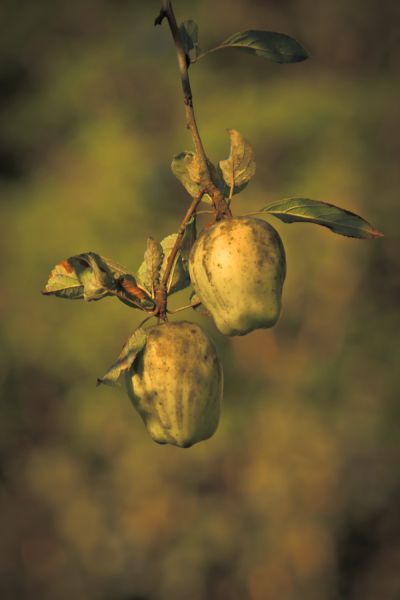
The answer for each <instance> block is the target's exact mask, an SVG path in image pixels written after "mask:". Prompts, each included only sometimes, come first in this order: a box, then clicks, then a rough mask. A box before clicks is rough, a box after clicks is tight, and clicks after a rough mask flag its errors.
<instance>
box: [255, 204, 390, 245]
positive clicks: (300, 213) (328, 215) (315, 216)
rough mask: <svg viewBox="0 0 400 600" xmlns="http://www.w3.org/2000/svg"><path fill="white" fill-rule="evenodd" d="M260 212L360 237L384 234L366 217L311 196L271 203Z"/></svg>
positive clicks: (372, 237)
mask: <svg viewBox="0 0 400 600" xmlns="http://www.w3.org/2000/svg"><path fill="white" fill-rule="evenodd" d="M260 212H265V213H268V214H270V215H273V216H274V217H277V218H278V219H280V220H281V221H283V222H284V223H295V222H298V223H301V222H303V223H314V224H316V225H322V226H323V227H327V228H328V229H330V230H331V231H333V232H334V233H338V234H340V235H344V236H348V237H354V238H359V239H375V238H380V237H382V236H383V234H382V233H381V232H380V231H378V230H377V229H375V228H374V227H372V225H370V224H369V223H368V222H367V221H365V219H363V218H362V217H360V216H358V215H356V214H355V213H353V212H350V211H349V210H346V209H344V208H339V207H338V206H335V205H334V204H328V203H327V202H320V201H318V200H310V199H309V198H287V199H285V200H280V201H278V202H274V203H272V204H269V205H268V206H266V207H265V208H263V209H262V211H260Z"/></svg>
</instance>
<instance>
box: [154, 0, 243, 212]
mask: <svg viewBox="0 0 400 600" xmlns="http://www.w3.org/2000/svg"><path fill="white" fill-rule="evenodd" d="M164 18H166V19H167V21H168V24H169V28H170V30H171V34H172V37H173V39H174V42H175V48H176V54H177V58H178V66H179V72H180V76H181V82H182V90H183V100H184V104H185V116H186V126H187V128H188V129H189V131H190V133H191V135H192V139H193V144H194V147H195V150H196V154H197V156H198V159H199V161H200V166H201V170H202V171H203V173H204V186H203V187H204V193H207V194H209V196H210V197H211V199H212V201H213V205H214V208H215V212H216V219H217V220H218V219H220V218H223V217H230V216H232V213H231V211H230V208H229V206H228V204H227V202H226V201H225V198H224V196H223V194H222V193H221V191H220V190H219V189H218V188H217V186H216V185H215V184H214V182H213V180H212V177H211V173H210V168H209V163H208V160H207V155H206V153H205V150H204V146H203V143H202V141H201V137H200V134H199V130H198V127H197V123H196V117H195V113H194V108H193V96H192V90H191V86H190V79H189V71H188V67H189V65H190V58H189V56H188V55H187V54H186V53H185V50H184V47H183V43H182V37H181V33H180V31H179V27H178V24H177V22H176V18H175V14H174V10H173V8H172V2H171V0H162V1H161V11H160V14H159V16H158V17H157V18H156V20H155V25H160V24H161V23H162V21H163V20H164Z"/></svg>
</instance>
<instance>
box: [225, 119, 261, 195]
mask: <svg viewBox="0 0 400 600" xmlns="http://www.w3.org/2000/svg"><path fill="white" fill-rule="evenodd" d="M228 133H229V137H230V139H231V151H230V154H229V157H228V158H227V159H226V160H220V162H219V166H220V169H221V172H222V175H223V178H224V181H225V183H226V185H227V187H228V190H232V192H233V193H234V194H237V193H238V192H240V191H242V190H243V189H244V188H245V187H246V185H247V184H248V182H249V181H250V179H251V178H252V177H253V175H254V174H255V172H256V160H255V155H254V150H253V148H252V147H251V146H250V144H249V143H248V142H247V141H246V140H245V139H244V137H243V136H242V135H241V134H240V133H239V132H238V131H236V129H228ZM230 195H231V194H230Z"/></svg>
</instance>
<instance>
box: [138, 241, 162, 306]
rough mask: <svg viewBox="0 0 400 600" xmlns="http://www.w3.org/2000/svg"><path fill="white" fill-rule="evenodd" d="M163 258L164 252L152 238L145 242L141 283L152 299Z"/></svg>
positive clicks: (158, 281) (158, 280)
mask: <svg viewBox="0 0 400 600" xmlns="http://www.w3.org/2000/svg"><path fill="white" fill-rule="evenodd" d="M163 258H164V252H163V249H162V246H161V244H160V243H159V242H156V241H155V240H154V239H153V238H152V237H149V238H148V240H147V249H146V252H145V253H144V262H143V268H142V272H141V276H142V277H143V279H142V281H143V284H144V286H145V288H146V289H148V290H149V291H150V293H151V295H152V297H154V294H155V291H156V290H157V288H158V286H159V285H160V269H161V265H162V262H163Z"/></svg>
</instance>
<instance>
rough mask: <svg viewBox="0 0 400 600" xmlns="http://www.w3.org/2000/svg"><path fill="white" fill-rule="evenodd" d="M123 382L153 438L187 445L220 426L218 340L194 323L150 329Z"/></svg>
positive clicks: (220, 373) (220, 395)
mask: <svg viewBox="0 0 400 600" xmlns="http://www.w3.org/2000/svg"><path fill="white" fill-rule="evenodd" d="M125 383H126V387H127V391H128V394H129V397H130V399H131V401H132V403H133V405H134V406H135V408H136V409H137V410H138V412H139V414H140V416H141V417H142V419H143V421H144V423H145V425H146V428H147V431H148V432H149V434H150V436H151V437H152V439H153V440H154V441H155V442H158V443H159V444H173V445H175V446H180V447H182V448H187V447H189V446H192V445H193V444H196V443H197V442H200V441H202V440H206V439H207V438H209V437H211V436H212V435H213V433H214V432H215V430H216V429H217V426H218V421H219V414H220V404H221V398H222V390H223V373H222V365H221V363H220V361H219V358H218V356H217V352H216V349H215V347H214V344H213V343H212V342H211V341H210V339H209V338H208V337H207V335H206V334H205V333H204V331H203V330H202V329H201V328H200V327H199V326H198V325H196V324H195V323H190V322H188V321H180V322H177V323H164V324H162V325H157V326H155V327H150V328H149V329H147V342H146V345H145V347H144V349H143V350H142V351H141V352H140V354H139V355H138V357H137V359H136V361H135V363H134V364H133V366H132V367H131V369H130V370H129V371H128V372H126V376H125Z"/></svg>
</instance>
